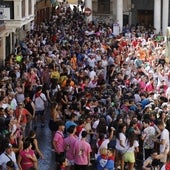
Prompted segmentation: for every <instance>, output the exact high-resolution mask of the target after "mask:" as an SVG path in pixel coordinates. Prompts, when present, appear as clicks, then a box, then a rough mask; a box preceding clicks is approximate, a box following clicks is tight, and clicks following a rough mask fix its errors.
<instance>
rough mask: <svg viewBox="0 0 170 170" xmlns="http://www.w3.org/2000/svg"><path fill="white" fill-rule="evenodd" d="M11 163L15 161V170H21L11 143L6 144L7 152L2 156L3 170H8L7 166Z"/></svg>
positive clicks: (0, 163) (0, 158) (0, 159)
mask: <svg viewBox="0 0 170 170" xmlns="http://www.w3.org/2000/svg"><path fill="white" fill-rule="evenodd" d="M9 161H13V163H14V166H15V170H19V168H18V165H17V163H16V155H15V153H14V151H13V148H12V145H11V144H10V143H6V144H5V151H4V152H3V153H2V154H1V155H0V165H1V166H2V170H6V164H7V162H9Z"/></svg>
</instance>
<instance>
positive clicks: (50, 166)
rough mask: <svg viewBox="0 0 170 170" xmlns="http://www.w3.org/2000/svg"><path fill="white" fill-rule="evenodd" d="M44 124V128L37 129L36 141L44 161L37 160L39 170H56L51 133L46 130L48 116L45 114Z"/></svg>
mask: <svg viewBox="0 0 170 170" xmlns="http://www.w3.org/2000/svg"><path fill="white" fill-rule="evenodd" d="M46 117H47V120H46V124H45V128H41V127H40V125H39V126H38V127H37V130H36V133H37V139H38V142H39V148H40V150H41V151H42V153H43V154H44V157H45V159H44V160H42V159H39V170H56V168H55V153H54V152H53V151H52V147H51V132H50V129H49V128H48V116H47V113H46Z"/></svg>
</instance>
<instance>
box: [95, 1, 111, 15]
mask: <svg viewBox="0 0 170 170" xmlns="http://www.w3.org/2000/svg"><path fill="white" fill-rule="evenodd" d="M98 13H103V14H110V0H98Z"/></svg>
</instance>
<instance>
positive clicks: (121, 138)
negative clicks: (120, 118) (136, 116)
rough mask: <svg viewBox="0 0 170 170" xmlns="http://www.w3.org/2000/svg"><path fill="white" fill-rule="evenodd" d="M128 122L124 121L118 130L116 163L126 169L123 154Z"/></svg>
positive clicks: (122, 169)
mask: <svg viewBox="0 0 170 170" xmlns="http://www.w3.org/2000/svg"><path fill="white" fill-rule="evenodd" d="M125 133H126V124H124V123H122V124H120V125H119V126H118V128H117V131H116V164H117V166H121V170H124V159H123V154H124V152H125V149H126V134H125Z"/></svg>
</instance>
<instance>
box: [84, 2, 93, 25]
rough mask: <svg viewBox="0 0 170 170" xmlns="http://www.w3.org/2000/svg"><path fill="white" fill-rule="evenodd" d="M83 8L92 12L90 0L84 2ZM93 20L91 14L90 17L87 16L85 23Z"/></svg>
mask: <svg viewBox="0 0 170 170" xmlns="http://www.w3.org/2000/svg"><path fill="white" fill-rule="evenodd" d="M85 8H90V9H91V10H92V0H85ZM92 20H93V16H92V13H91V15H90V16H87V22H91V21H92Z"/></svg>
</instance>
